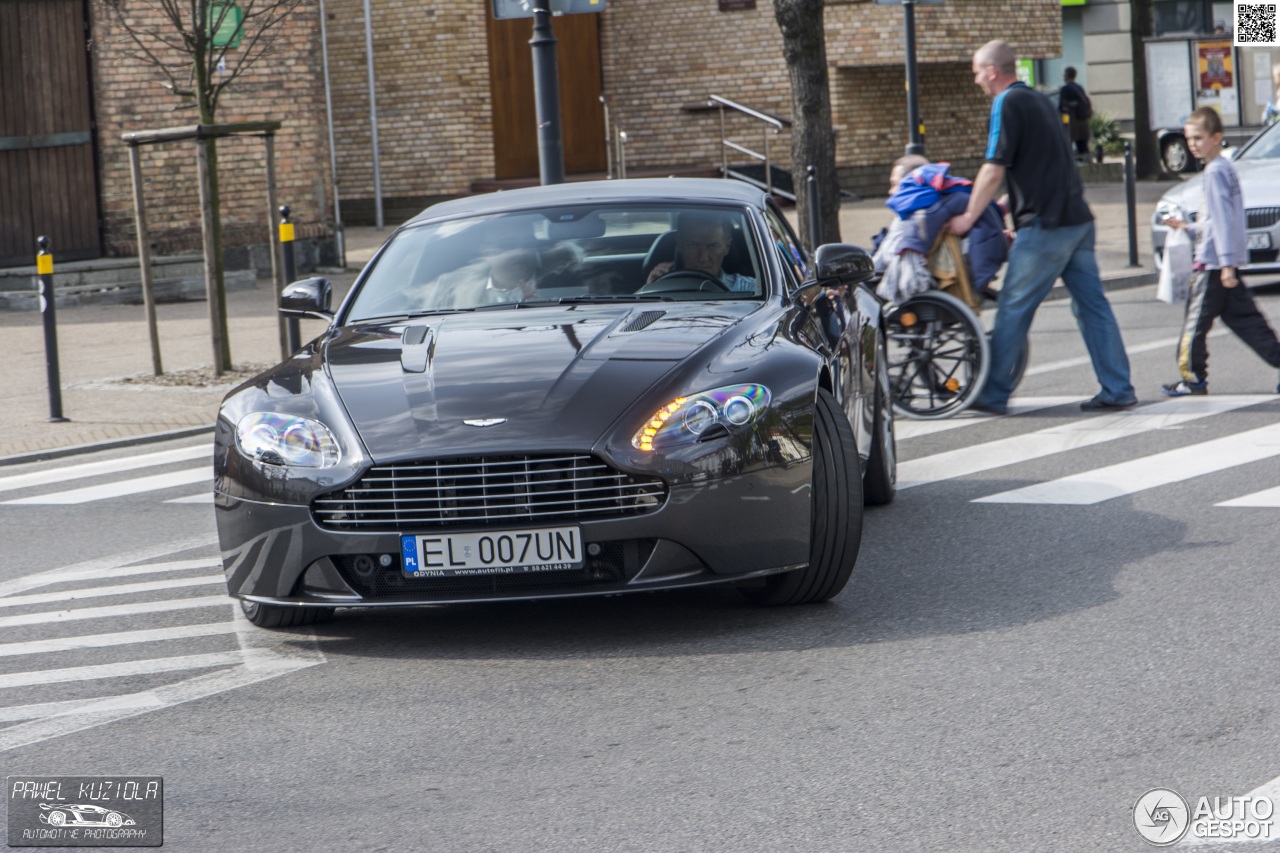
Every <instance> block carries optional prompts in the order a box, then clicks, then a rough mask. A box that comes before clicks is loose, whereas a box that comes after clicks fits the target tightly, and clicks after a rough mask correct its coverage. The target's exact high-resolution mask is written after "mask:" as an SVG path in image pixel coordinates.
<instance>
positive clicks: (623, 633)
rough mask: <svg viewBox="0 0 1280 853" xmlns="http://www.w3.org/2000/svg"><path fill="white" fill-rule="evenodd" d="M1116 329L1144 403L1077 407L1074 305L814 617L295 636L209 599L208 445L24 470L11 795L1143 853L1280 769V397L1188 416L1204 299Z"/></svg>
mask: <svg viewBox="0 0 1280 853" xmlns="http://www.w3.org/2000/svg"><path fill="white" fill-rule="evenodd" d="M1259 297H1260V301H1261V303H1262V304H1263V306H1264V307H1265V309H1266V310H1267V311H1268V313H1269V314H1270V315H1271V316H1273V317H1276V318H1280V289H1273V290H1269V291H1261V292H1260V293H1259ZM1113 303H1114V304H1115V305H1116V309H1117V314H1118V316H1119V317H1120V321H1121V325H1122V328H1123V329H1124V332H1125V337H1126V343H1127V345H1128V346H1129V348H1130V351H1131V358H1132V361H1133V370H1134V377H1135V384H1136V385H1137V387H1138V392H1139V396H1140V397H1141V399H1142V402H1143V404H1144V406H1143V407H1142V408H1140V409H1138V410H1136V411H1134V412H1130V413H1123V414H1103V415H1089V414H1084V413H1081V412H1080V411H1079V409H1078V405H1077V404H1078V401H1079V400H1083V399H1085V398H1087V397H1089V396H1091V395H1092V394H1093V393H1094V392H1095V390H1096V387H1095V385H1094V382H1093V380H1092V376H1091V372H1090V370H1089V367H1088V366H1087V364H1081V363H1080V361H1081V359H1082V358H1083V355H1084V352H1083V347H1082V345H1081V343H1080V338H1079V335H1078V334H1077V332H1076V331H1075V328H1074V321H1073V320H1072V317H1071V314H1070V310H1069V305H1068V303H1066V302H1053V303H1046V305H1045V306H1044V307H1043V308H1042V309H1041V311H1040V314H1039V315H1038V317H1037V322H1036V326H1035V329H1034V333H1033V356H1032V363H1031V367H1030V369H1029V371H1028V375H1027V377H1026V379H1025V380H1024V383H1023V386H1022V388H1021V389H1020V392H1019V396H1018V397H1017V398H1015V402H1016V403H1018V406H1017V407H1016V408H1015V409H1014V411H1013V412H1012V413H1011V414H1010V415H1009V416H1007V417H1003V418H979V417H967V416H962V417H961V418H957V419H954V420H951V421H945V422H931V423H922V422H905V421H904V422H900V424H899V427H900V431H901V432H900V438H899V445H898V446H899V454H900V457H901V473H902V479H903V480H904V485H907V484H908V483H909V484H910V485H909V486H907V487H906V488H904V489H903V490H902V491H901V492H900V495H899V498H898V500H897V502H896V503H894V504H893V505H891V506H889V507H885V508H879V509H875V510H871V511H869V512H868V514H867V518H866V525H865V534H864V542H863V548H862V554H861V557H860V559H859V563H858V569H857V572H856V575H855V578H854V581H853V583H852V584H851V586H850V587H849V588H848V589H846V591H845V592H844V593H843V594H841V595H840V596H839V597H838V598H836V599H835V600H834V601H833V602H831V603H829V604H827V605H821V606H813V607H803V608H794V609H774V610H768V609H757V608H754V607H751V606H749V605H748V604H746V603H745V602H744V601H743V600H742V599H741V598H740V597H739V596H738V595H737V594H736V593H734V592H733V591H732V590H716V589H708V590H701V591H693V592H685V593H679V594H670V593H657V594H644V595H637V596H620V597H614V598H605V599H598V600H581V601H561V602H552V603H524V604H500V605H487V606H460V607H448V608H444V607H437V608H422V609H404V608H400V609H391V610H379V611H339V618H338V619H337V620H336V621H335V622H333V623H331V624H328V625H324V626H319V627H317V628H315V629H314V630H295V631H286V632H266V631H261V630H258V629H255V628H253V627H252V626H249V625H247V624H246V623H244V622H243V621H242V620H237V619H236V618H235V615H234V614H235V609H234V608H233V607H231V606H230V605H229V604H228V603H226V602H225V601H218V600H216V599H217V597H218V596H219V595H220V594H222V593H224V590H223V589H221V588H220V587H219V585H218V580H219V578H218V574H219V569H218V563H217V559H216V555H217V551H216V546H215V544H214V540H213V522H212V507H211V505H210V504H209V503H207V502H205V500H204V498H205V497H206V496H207V492H208V487H209V484H208V481H207V478H202V477H201V473H200V472H201V470H202V469H204V467H205V466H206V464H207V463H206V457H205V456H202V455H200V454H201V452H202V450H201V443H200V442H199V441H193V440H186V441H183V442H176V443H173V444H169V445H148V446H146V447H138V448H132V449H122V450H116V451H111V452H107V453H103V454H97V455H94V456H85V457H77V458H73V459H61V460H56V461H51V462H45V463H40V464H33V465H28V466H21V467H18V466H14V467H10V468H6V469H5V470H4V471H2V472H0V530H3V540H4V557H3V559H2V560H0V726H3V728H0V752H3V753H4V764H5V767H6V772H7V773H9V774H24V775H31V774H67V775H93V774H138V775H160V776H163V777H164V780H165V782H164V784H165V804H164V805H165V827H164V839H165V848H167V849H170V850H175V851H220V853H222V852H223V851H242V850H243V851H248V850H254V851H261V850H271V851H293V850H297V851H316V850H324V851H328V850H335V851H349V850H360V851H400V850H424V851H450V853H452V852H453V851H542V850H557V851H558V850H591V851H659V850H662V851H665V850H674V851H770V853H772V851H863V850H866V851H916V850H921V851H925V850H927V851H934V850H948V851H1028V850H1064V851H1066V850H1069V851H1095V850H1096V851H1115V850H1145V849H1149V847H1148V845H1147V844H1146V842H1144V841H1142V840H1141V838H1140V837H1139V836H1138V834H1137V832H1136V831H1135V829H1134V826H1133V823H1132V809H1133V806H1134V803H1135V801H1137V800H1138V798H1139V797H1140V796H1141V795H1142V794H1143V793H1144V792H1146V791H1148V790H1149V789H1152V788H1157V787H1165V788H1171V789H1173V790H1175V791H1178V792H1180V793H1181V794H1182V795H1183V796H1184V797H1186V798H1187V799H1188V801H1191V802H1192V803H1194V801H1195V798H1198V797H1201V796H1208V797H1213V796H1223V797H1227V796H1238V795H1243V794H1246V793H1248V792H1251V791H1255V790H1258V789H1260V788H1262V787H1264V786H1267V785H1271V787H1272V788H1273V789H1274V788H1276V787H1277V783H1276V782H1273V781H1272V780H1276V779H1277V777H1280V754H1277V751H1276V749H1275V744H1276V742H1277V740H1280V716H1278V715H1277V710H1280V687H1278V685H1280V659H1278V658H1277V656H1276V655H1275V653H1274V646H1273V645H1272V643H1273V642H1275V640H1276V638H1277V629H1276V620H1275V613H1276V611H1277V609H1278V608H1280V580H1278V579H1277V575H1276V571H1275V566H1276V560H1275V554H1276V550H1277V545H1280V537H1278V535H1277V532H1276V531H1277V521H1278V520H1280V499H1277V495H1276V493H1275V492H1274V491H1273V490H1275V489H1277V487H1280V462H1278V461H1277V460H1280V434H1277V431H1276V430H1277V427H1276V424H1277V415H1280V397H1278V396H1276V395H1275V394H1274V393H1273V392H1274V391H1275V385H1276V381H1277V376H1276V373H1275V371H1273V370H1272V369H1270V368H1268V367H1266V366H1265V365H1264V364H1262V363H1261V362H1260V361H1258V360H1257V359H1256V357H1255V356H1253V355H1252V353H1250V352H1248V351H1247V350H1245V348H1244V347H1243V346H1242V345H1241V344H1240V343H1239V342H1238V341H1237V340H1236V339H1234V338H1233V337H1230V336H1219V337H1215V338H1213V339H1212V340H1211V352H1212V354H1213V358H1212V367H1213V374H1212V377H1211V382H1210V387H1211V391H1212V395H1211V396H1209V397H1207V398H1203V399H1197V400H1175V401H1164V400H1163V398H1161V397H1160V395H1159V394H1158V390H1157V389H1158V386H1159V384H1160V383H1162V382H1167V381H1170V380H1172V379H1173V378H1175V375H1176V371H1175V369H1174V365H1173V353H1172V343H1171V341H1172V339H1173V337H1174V335H1175V334H1176V330H1177V327H1178V322H1179V309H1177V308H1170V307H1168V306H1163V305H1160V304H1158V303H1156V302H1154V301H1152V300H1151V293H1150V289H1148V288H1144V289H1141V290H1132V291H1123V292H1119V293H1116V294H1114V296H1113ZM183 448H195V449H194V450H191V451H189V452H187V454H186V457H187V458H185V459H177V460H175V461H169V462H163V461H159V462H157V461H156V459H157V457H154V456H150V455H149V454H156V453H170V454H171V455H172V456H178V457H181V456H183V454H184V452H183ZM144 457H145V458H144ZM164 458H170V457H160V459H164ZM112 460H119V461H118V462H113V461H112ZM1244 460H1248V461H1244ZM87 463H103V464H102V465H100V466H99V468H98V469H83V468H75V466H81V465H85V464H87ZM112 467H115V468H119V469H120V470H114V471H113V470H104V469H110V468H112ZM72 469H75V470H76V471H77V472H78V473H81V474H85V476H81V477H77V478H76V479H58V478H59V477H63V478H65V475H66V473H67V472H68V471H71V470H72ZM95 470H96V471H97V472H98V473H93V472H94V471H95ZM59 472H61V473H59ZM184 472H193V473H190V474H186V473H184ZM159 475H167V476H168V477H169V479H168V480H164V481H158V482H159V487H158V488H148V484H147V483H142V484H137V485H134V486H133V487H132V488H133V489H135V491H133V492H132V493H130V494H121V492H122V491H128V488H127V487H126V488H122V487H121V485H120V484H121V483H122V482H126V481H128V482H132V481H136V480H138V479H139V478H142V477H152V476H159ZM15 478H24V479H15ZM1066 478H1070V479H1066ZM156 484H157V481H150V485H151V486H155V485H156ZM165 484H168V485H165ZM97 487H100V489H101V490H100V492H83V491H76V490H81V489H90V488H97ZM71 501H79V502H71ZM1090 501H1092V502H1090ZM1268 501H1269V502H1270V504H1269V505H1257V506H1254V505H1240V504H1248V503H1250V502H1252V503H1255V504H1266V503H1267V502H1268ZM1225 504H1230V505H1225ZM103 587H111V589H103ZM206 599H212V600H211V601H206ZM110 608H114V609H110ZM86 613H87V614H88V615H87V616H86ZM126 810H127V809H126ZM1183 843H1184V844H1186V843H1187V842H1183ZM1219 849H1229V848H1219ZM1245 849H1265V846H1264V847H1262V848H1259V846H1258V845H1247V846H1246V847H1245Z"/></svg>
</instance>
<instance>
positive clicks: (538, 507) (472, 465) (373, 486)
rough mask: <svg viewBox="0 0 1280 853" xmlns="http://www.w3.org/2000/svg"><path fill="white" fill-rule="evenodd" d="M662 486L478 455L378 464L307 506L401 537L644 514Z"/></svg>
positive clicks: (540, 461)
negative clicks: (427, 530) (438, 529)
mask: <svg viewBox="0 0 1280 853" xmlns="http://www.w3.org/2000/svg"><path fill="white" fill-rule="evenodd" d="M666 498H667V487H666V484H665V483H663V482H662V481H661V480H658V479H655V478H645V477H636V476H633V475H631V474H626V473H623V472H622V471H618V470H615V469H613V468H611V467H609V466H608V465H606V464H604V463H603V462H601V461H600V460H598V459H596V458H594V457H592V456H578V455H560V456H532V455H512V456H484V457H475V458H459V459H436V460H430V461H423V462H403V463H397V464H394V465H379V466H376V467H374V468H372V469H370V470H369V472H368V473H366V474H365V475H364V477H362V478H361V479H360V480H359V481H358V482H357V483H355V484H354V485H351V486H348V487H347V488H345V489H342V490H341V491H338V492H331V493H329V494H327V495H322V496H321V497H318V498H316V499H315V500H314V501H312V504H311V510H312V514H313V515H314V517H315V519H316V523H317V524H319V525H320V526H321V527H324V528H327V529H329V530H360V531H385V532H402V531H404V532H407V531H410V530H412V529H415V528H419V527H425V526H432V527H434V526H439V525H463V524H487V523H495V522H498V523H502V524H512V523H524V522H538V523H541V522H549V521H556V520H567V519H574V520H593V519H603V518H619V517H627V516H635V515H644V514H647V513H651V512H655V511H656V510H658V509H659V508H660V507H661V506H662V504H663V503H664V502H665V501H666Z"/></svg>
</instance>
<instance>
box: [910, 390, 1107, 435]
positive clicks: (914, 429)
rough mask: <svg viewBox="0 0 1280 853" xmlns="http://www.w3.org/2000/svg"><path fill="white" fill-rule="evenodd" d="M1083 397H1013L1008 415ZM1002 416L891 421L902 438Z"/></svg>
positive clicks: (971, 414)
mask: <svg viewBox="0 0 1280 853" xmlns="http://www.w3.org/2000/svg"><path fill="white" fill-rule="evenodd" d="M1084 399H1086V398H1085V397H1081V396H1079V395H1076V396H1074V397H1014V398H1013V399H1012V400H1010V401H1009V415H1024V414H1026V413H1027V412H1035V411H1038V410H1040V409H1052V408H1053V407H1054V406H1065V405H1066V404H1067V403H1075V402H1078V401H1081V400H1084ZM1002 417H1008V415H984V414H980V413H978V412H975V411H972V410H967V411H963V412H961V413H960V414H958V415H956V416H955V417H953V418H942V419H939V420H936V421H916V420H911V419H909V418H907V417H906V416H905V415H899V416H898V417H897V418H896V419H895V420H894V422H893V431H894V437H895V438H897V439H898V440H902V439H904V438H917V437H919V436H922V435H932V434H933V433H935V432H946V431H947V430H951V429H958V428H960V427H967V426H975V425H977V424H987V423H991V422H992V421H994V420H997V419H999V418H1002Z"/></svg>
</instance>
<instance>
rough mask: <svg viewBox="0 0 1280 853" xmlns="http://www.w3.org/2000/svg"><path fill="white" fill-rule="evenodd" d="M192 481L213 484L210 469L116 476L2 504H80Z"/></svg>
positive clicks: (186, 484) (189, 483) (185, 484)
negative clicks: (112, 480) (121, 477)
mask: <svg viewBox="0 0 1280 853" xmlns="http://www.w3.org/2000/svg"><path fill="white" fill-rule="evenodd" d="M192 483H209V484H210V485H209V488H211V489H212V488H213V469H212V468H208V467H204V466H201V467H199V468H188V469H186V470H185V471H173V472H171V473H168V474H152V475H151V476H148V477H135V478H133V479H131V480H119V481H117V482H114V483H103V484H102V485H99V486H85V487H84V488H83V489H70V490H68V491H65V492H53V493H52V494H47V495H37V496H35V497H29V498H18V499H16V500H12V501H5V502H4V503H5V505H6V506H8V505H23V506H31V505H33V504H82V503H88V502H89V501H99V500H103V499H104V498H119V497H123V496H125V495H136V494H138V493H139V492H151V491H155V490H156V489H168V488H172V487H173V486H189V485H191V484H192Z"/></svg>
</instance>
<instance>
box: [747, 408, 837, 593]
mask: <svg viewBox="0 0 1280 853" xmlns="http://www.w3.org/2000/svg"><path fill="white" fill-rule="evenodd" d="M812 501H813V512H812V517H811V519H810V523H809V565H808V566H806V567H805V568H803V569H796V570H795V571H790V572H784V573H782V574H777V575H770V576H769V577H767V578H766V579H765V582H764V584H763V585H759V586H754V587H744V588H743V592H744V593H745V594H746V596H747V597H748V598H749V599H751V600H752V601H754V602H755V603H756V604H768V605H781V604H812V603H814V602H818V601H826V600H827V599H830V598H833V597H835V596H836V595H837V594H839V592H840V590H842V589H844V587H845V584H847V583H848V582H849V576H850V575H851V574H852V573H853V564H854V563H856V562H857V560H858V548H859V546H860V545H861V544H862V477H861V471H860V465H859V457H858V445H857V442H856V441H855V439H854V436H853V427H851V426H850V425H849V419H848V418H847V417H845V414H844V411H843V410H842V409H841V408H840V406H839V404H838V403H836V400H835V397H833V396H832V395H831V393H830V392H829V391H827V390H825V389H823V388H819V389H818V399H817V403H816V405H815V407H814V416H813V488H812Z"/></svg>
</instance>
